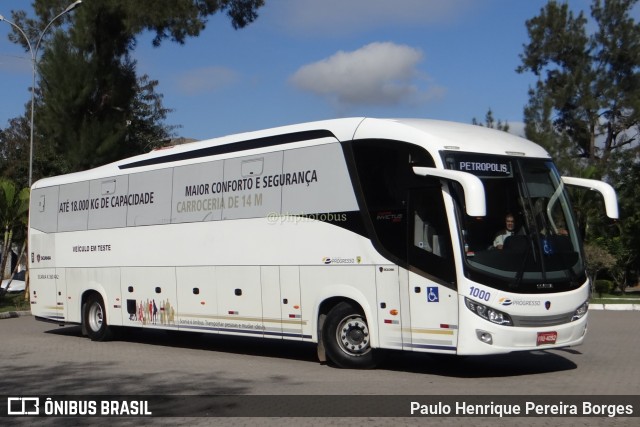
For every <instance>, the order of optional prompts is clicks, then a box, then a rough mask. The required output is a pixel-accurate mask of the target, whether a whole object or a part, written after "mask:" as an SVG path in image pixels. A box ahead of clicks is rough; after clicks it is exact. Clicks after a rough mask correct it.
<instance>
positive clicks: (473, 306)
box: [464, 297, 513, 326]
mask: <svg viewBox="0 0 640 427" xmlns="http://www.w3.org/2000/svg"><path fill="white" fill-rule="evenodd" d="M464 303H465V304H466V306H467V308H468V309H469V310H471V311H473V312H474V313H475V314H477V315H478V316H480V317H482V318H483V319H485V320H488V321H489V322H491V323H495V324H497V325H503V326H513V321H512V320H511V317H509V315H508V314H507V313H503V312H501V311H498V310H494V309H493V308H491V307H487V306H486V305H483V304H479V303H477V302H475V301H472V300H470V299H469V298H467V297H465V298H464Z"/></svg>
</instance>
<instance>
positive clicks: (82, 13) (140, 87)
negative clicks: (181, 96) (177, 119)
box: [10, 0, 264, 177]
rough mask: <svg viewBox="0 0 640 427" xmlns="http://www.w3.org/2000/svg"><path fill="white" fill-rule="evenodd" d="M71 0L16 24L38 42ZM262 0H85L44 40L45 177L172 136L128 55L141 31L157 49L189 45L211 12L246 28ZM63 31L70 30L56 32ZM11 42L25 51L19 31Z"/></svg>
mask: <svg viewBox="0 0 640 427" xmlns="http://www.w3.org/2000/svg"><path fill="white" fill-rule="evenodd" d="M68 3H69V2H68V0H35V2H34V11H35V15H36V18H35V19H32V18H28V17H27V15H26V13H25V12H23V11H18V12H12V19H13V20H14V22H16V23H17V24H18V25H19V26H20V27H22V28H23V29H24V30H25V32H26V34H27V35H28V37H30V39H31V40H32V41H33V44H34V45H35V40H36V39H37V37H38V35H39V34H40V33H41V31H42V30H43V29H44V27H45V25H46V24H47V23H48V22H50V20H51V19H52V18H53V17H54V16H56V15H57V14H58V13H59V12H60V11H61V10H63V9H64V8H65V7H66V6H67V5H68ZM263 3H264V0H189V1H187V0H185V1H179V2H157V1H153V0H138V1H135V2H131V1H128V0H102V1H91V2H84V3H83V4H82V7H80V8H78V9H76V10H74V12H73V13H71V14H67V15H64V16H63V18H61V19H59V20H56V21H55V23H54V24H53V27H54V28H52V29H50V30H49V31H47V33H46V34H47V36H46V39H45V40H44V41H43V43H42V49H41V53H42V54H41V55H40V58H39V76H40V80H39V86H38V88H37V89H36V93H37V95H38V99H37V100H36V105H35V107H36V126H35V127H36V142H35V145H36V147H37V149H36V150H35V152H36V153H38V152H44V153H46V154H47V155H48V156H49V157H48V159H49V160H50V162H48V163H47V164H46V167H49V168H52V169H53V170H49V171H47V173H46V174H60V173H66V172H72V171H76V170H81V169H87V168H91V167H95V166H98V165H102V164H105V163H109V162H112V161H115V160H119V159H121V158H124V157H128V156H131V155H134V154H139V153H141V152H144V151H145V150H149V149H151V148H153V147H154V144H155V143H154V142H153V141H152V138H158V139H161V140H166V139H168V137H170V136H172V133H171V132H172V131H173V129H175V127H172V126H165V125H163V124H162V122H161V121H162V120H164V119H165V118H166V114H167V112H169V111H170V110H168V109H165V108H164V107H162V104H161V100H162V96H161V95H158V94H156V93H154V89H155V87H156V86H157V82H155V81H153V80H150V79H149V78H148V77H147V76H144V77H143V78H141V79H139V78H138V77H137V76H136V62H135V60H133V58H132V57H131V52H132V51H133V49H134V47H135V45H136V37H137V36H138V35H139V34H140V33H142V32H143V31H154V32H155V34H156V36H155V38H154V40H153V44H154V45H155V46H160V44H161V42H162V41H164V40H166V39H170V40H172V41H174V42H177V43H185V41H186V39H187V38H188V37H195V36H197V35H198V34H200V32H201V31H202V30H203V29H204V28H205V25H206V22H207V18H208V17H209V16H210V15H212V14H214V13H216V12H219V11H223V12H226V13H227V15H228V16H229V17H230V19H231V23H232V25H233V26H234V28H242V27H244V26H245V25H247V24H249V23H250V22H253V20H255V19H256V17H257V9H258V8H259V7H261V6H262V4H263ZM60 26H68V30H67V31H65V32H63V31H58V30H56V29H55V28H56V27H60ZM10 39H11V40H12V41H14V42H16V43H20V44H22V45H23V46H24V47H25V48H26V42H25V41H24V40H23V38H22V37H20V35H19V34H18V33H17V32H16V31H15V30H14V32H13V33H12V34H11V35H10ZM45 141H46V142H45ZM43 166H44V165H43ZM39 171H40V172H44V171H43V170H39ZM34 172H36V167H35V164H34ZM34 176H36V177H37V176H39V174H38V173H34Z"/></svg>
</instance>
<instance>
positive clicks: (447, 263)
mask: <svg viewBox="0 0 640 427" xmlns="http://www.w3.org/2000/svg"><path fill="white" fill-rule="evenodd" d="M409 200H410V209H411V210H410V212H411V215H410V219H411V222H412V224H411V227H413V230H411V231H410V233H412V234H413V236H411V234H410V239H411V237H412V238H413V240H412V241H411V240H410V241H409V264H410V265H412V266H415V267H417V268H418V269H420V270H422V271H424V272H425V273H427V274H428V275H430V276H433V277H436V278H439V279H441V280H444V281H446V282H449V283H451V282H453V281H454V280H455V265H454V262H453V257H452V256H451V254H452V250H451V238H450V233H449V226H448V223H447V214H446V210H445V207H444V201H443V197H442V189H441V187H440V186H429V187H423V188H417V189H412V190H410V195H409Z"/></svg>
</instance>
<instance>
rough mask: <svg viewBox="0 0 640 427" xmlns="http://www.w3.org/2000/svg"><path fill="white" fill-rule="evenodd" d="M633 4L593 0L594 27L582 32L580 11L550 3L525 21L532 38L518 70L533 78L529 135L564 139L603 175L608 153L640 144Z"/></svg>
mask: <svg viewBox="0 0 640 427" xmlns="http://www.w3.org/2000/svg"><path fill="white" fill-rule="evenodd" d="M636 3H637V0H609V1H606V2H604V3H602V2H600V1H599V0H594V2H593V4H592V7H591V15H592V17H593V18H594V20H595V22H596V24H597V31H596V32H595V33H594V34H591V35H587V33H586V24H587V20H586V18H585V17H584V14H583V13H582V12H580V13H579V14H578V16H574V14H573V13H572V12H571V11H570V10H569V6H568V4H567V3H562V4H559V3H557V2H555V1H550V2H549V3H548V4H547V5H546V6H545V7H544V8H543V9H542V10H541V11H540V15H538V16H537V17H535V18H532V19H530V20H528V21H527V23H526V26H527V30H528V33H529V37H530V40H531V41H530V43H529V44H526V45H525V46H524V53H523V54H521V55H520V58H521V60H522V64H521V65H520V66H519V67H518V68H517V71H518V72H520V73H522V72H525V71H530V72H532V73H533V74H534V75H536V76H538V77H539V80H538V82H537V84H536V87H535V88H533V89H531V93H530V98H531V100H530V103H529V105H528V106H527V110H526V111H525V121H527V122H528V124H531V126H532V127H533V130H534V131H535V132H534V133H535V134H536V135H538V134H539V133H540V132H541V131H544V132H545V133H548V136H547V138H552V139H555V140H556V141H557V140H559V139H560V140H562V139H564V140H565V142H570V143H571V144H570V145H571V148H572V149H573V150H575V151H574V152H575V153H577V154H579V155H581V156H583V157H585V158H588V159H589V160H590V161H591V163H593V164H598V166H599V167H600V168H601V169H602V171H603V172H605V171H606V169H607V168H606V166H610V165H608V164H607V160H608V159H609V157H610V156H611V154H612V153H613V152H614V151H616V150H619V149H623V148H629V147H633V148H637V147H638V141H637V139H636V132H635V131H632V130H633V129H635V128H637V127H638V125H640V108H639V107H640V77H639V74H638V71H639V70H640V26H639V25H638V24H636V23H635V22H634V21H633V19H632V18H631V17H630V14H629V12H630V10H631V9H632V8H633V6H634V5H635V4H636ZM527 136H528V137H530V138H531V137H532V136H531V135H529V134H527ZM600 141H601V142H600Z"/></svg>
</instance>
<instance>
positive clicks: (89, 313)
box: [82, 294, 112, 341]
mask: <svg viewBox="0 0 640 427" xmlns="http://www.w3.org/2000/svg"><path fill="white" fill-rule="evenodd" d="M83 313H84V316H83V319H82V323H83V328H84V329H85V330H86V331H87V335H88V336H89V338H90V339H91V341H108V340H109V339H111V337H112V331H111V328H110V327H109V325H108V324H107V310H106V309H105V305H104V302H103V301H102V297H100V295H96V294H93V295H90V296H89V298H87V302H86V303H85V307H84V310H83Z"/></svg>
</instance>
